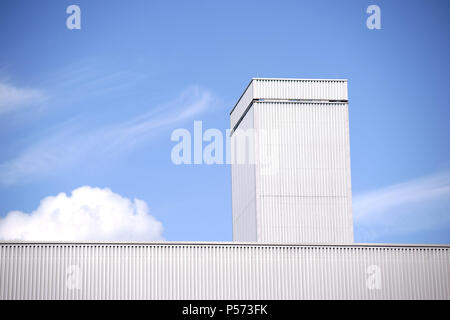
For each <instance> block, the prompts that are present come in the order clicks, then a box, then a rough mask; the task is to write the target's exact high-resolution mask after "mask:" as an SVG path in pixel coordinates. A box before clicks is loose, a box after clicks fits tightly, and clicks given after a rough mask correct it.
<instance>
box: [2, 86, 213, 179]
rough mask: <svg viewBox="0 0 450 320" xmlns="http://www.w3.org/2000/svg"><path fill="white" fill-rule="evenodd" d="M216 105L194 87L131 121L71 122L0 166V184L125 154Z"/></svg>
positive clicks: (211, 99)
mask: <svg viewBox="0 0 450 320" xmlns="http://www.w3.org/2000/svg"><path fill="white" fill-rule="evenodd" d="M214 102H215V98H214V97H213V95H212V94H211V93H210V92H209V91H207V90H205V89H203V88H201V87H198V86H191V87H189V88H187V89H186V90H184V91H183V92H181V94H180V95H179V96H178V97H177V98H175V99H173V100H172V101H169V102H167V103H164V104H162V105H160V106H159V107H157V108H153V109H152V111H150V112H146V113H144V114H142V115H140V116H138V117H135V118H133V119H131V120H125V121H123V122H120V123H116V124H113V125H109V126H104V127H101V128H97V129H91V130H86V128H81V127H79V125H78V124H75V123H76V122H70V121H69V122H68V123H65V124H64V125H61V126H59V127H58V130H57V131H56V132H55V133H54V134H52V135H51V136H49V137H48V138H46V139H43V140H41V141H39V142H37V143H35V144H34V145H31V146H30V147H28V148H27V149H25V150H23V151H22V152H21V153H20V154H19V155H18V156H16V157H14V158H12V159H9V160H6V161H4V162H2V163H0V183H3V184H14V183H17V182H19V181H21V179H23V178H26V177H29V176H34V175H37V174H40V175H43V174H46V173H48V172H53V171H55V170H57V169H59V168H61V167H64V166H68V165H72V164H74V163H76V162H80V161H83V160H85V159H86V158H92V157H93V156H95V155H102V154H106V153H108V154H111V153H121V152H125V151H126V150H128V149H130V148H133V147H135V146H136V145H137V144H138V143H142V142H144V141H147V140H148V139H150V138H151V137H153V136H154V135H155V134H157V133H158V132H159V131H160V130H162V129H164V128H167V127H170V126H172V125H176V124H177V123H180V122H182V121H184V120H186V119H189V118H192V117H194V116H196V115H198V114H200V113H201V112H204V111H205V110H207V109H208V108H209V107H212V106H213V104H214Z"/></svg>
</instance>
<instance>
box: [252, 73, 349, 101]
mask: <svg viewBox="0 0 450 320" xmlns="http://www.w3.org/2000/svg"><path fill="white" fill-rule="evenodd" d="M252 82H253V95H254V99H286V100H290V99H297V100H348V95H347V80H343V79H342V80H341V79H339V80H335V79H261V78H259V79H254V80H253V81H252Z"/></svg>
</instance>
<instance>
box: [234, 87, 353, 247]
mask: <svg viewBox="0 0 450 320" xmlns="http://www.w3.org/2000/svg"><path fill="white" fill-rule="evenodd" d="M230 120H231V128H233V129H234V133H233V135H232V139H231V144H232V150H234V149H235V145H236V143H235V140H236V139H234V137H233V136H234V135H235V134H236V132H237V130H239V129H243V130H248V129H249V128H251V129H254V130H255V131H254V137H255V143H254V144H252V145H250V146H249V148H250V150H244V151H241V152H250V153H253V154H254V155H255V163H256V165H255V166H247V167H243V166H242V165H238V164H233V165H232V171H233V172H234V173H233V183H232V188H233V192H232V193H233V226H234V227H233V228H234V229H239V230H243V232H238V233H234V234H233V240H235V241H243V240H245V241H247V240H252V239H251V238H242V237H241V235H245V234H249V233H251V234H252V235H253V231H254V230H253V229H254V226H253V225H251V224H249V223H254V224H255V225H256V241H261V242H288V243H305V242H307V243H311V242H314V243H352V242H353V220H352V203H351V202H352V194H351V175H350V143H349V123H348V93H347V81H346V80H320V79H314V80H312V79H253V80H252V81H251V82H250V84H249V85H248V87H247V89H246V90H245V92H244V93H243V94H242V96H241V98H240V99H239V101H238V103H237V104H236V106H235V107H234V108H233V110H232V112H231V115H230ZM249 124H251V125H249ZM240 150H242V149H240ZM238 166H239V169H237V168H235V167H238ZM237 170H240V171H239V172H240V173H239V174H237V173H236V172H237ZM251 175H254V176H255V179H254V182H253V180H251V186H250V185H249V184H248V182H249V181H250V180H249V179H248V178H247V177H249V176H251ZM253 187H254V188H255V191H254V192H250V190H251V189H252V188H253ZM253 195H254V196H255V205H254V206H253V205H252V206H247V207H246V206H245V205H246V204H247V203H248V199H249V197H252V196H253ZM244 198H245V199H247V201H243V199H244ZM235 208H239V210H238V211H236V210H235ZM242 208H244V209H242ZM246 208H248V209H246ZM242 210H244V213H243V212H242ZM245 210H249V211H251V213H248V214H247V213H246V212H245ZM253 210H256V218H255V219H254V220H253V222H252V221H251V220H239V219H237V217H241V216H247V217H248V216H250V215H251V216H253ZM243 222H245V223H243ZM246 228H247V230H246ZM234 229H233V230H234Z"/></svg>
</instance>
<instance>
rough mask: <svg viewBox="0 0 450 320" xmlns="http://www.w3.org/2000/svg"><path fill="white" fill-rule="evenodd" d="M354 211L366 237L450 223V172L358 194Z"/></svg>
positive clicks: (354, 201) (357, 227) (361, 235)
mask: <svg viewBox="0 0 450 320" xmlns="http://www.w3.org/2000/svg"><path fill="white" fill-rule="evenodd" d="M353 212H354V219H355V229H359V236H360V237H362V238H363V240H364V241H378V240H380V239H383V238H389V237H396V236H398V235H401V234H405V235H406V234H414V233H416V234H418V233H421V232H427V231H432V230H434V229H436V228H442V227H444V226H446V225H448V226H449V227H450V172H449V171H444V172H440V173H437V174H434V175H430V176H426V177H422V178H418V179H413V180H410V181H406V182H403V183H399V184H395V185H391V186H388V187H384V188H380V189H378V190H374V191H370V192H367V193H362V194H359V195H355V197H354V199H353ZM448 231H449V232H450V229H449V230H448Z"/></svg>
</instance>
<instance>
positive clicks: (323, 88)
mask: <svg viewBox="0 0 450 320" xmlns="http://www.w3.org/2000/svg"><path fill="white" fill-rule="evenodd" d="M257 99H274V100H277V99H281V100H339V101H342V100H348V93H347V80H344V79H268V78H254V79H252V80H251V81H250V83H249V85H248V86H247V88H246V90H245V91H244V93H243V94H242V96H241V98H240V99H239V101H238V102H237V104H236V105H235V107H234V108H233V110H232V111H231V113H230V125H231V126H230V128H231V129H235V127H236V126H237V125H238V122H239V120H240V119H241V118H242V116H243V115H244V113H245V111H246V110H247V108H248V107H249V105H250V104H251V102H252V101H253V100H257Z"/></svg>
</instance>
